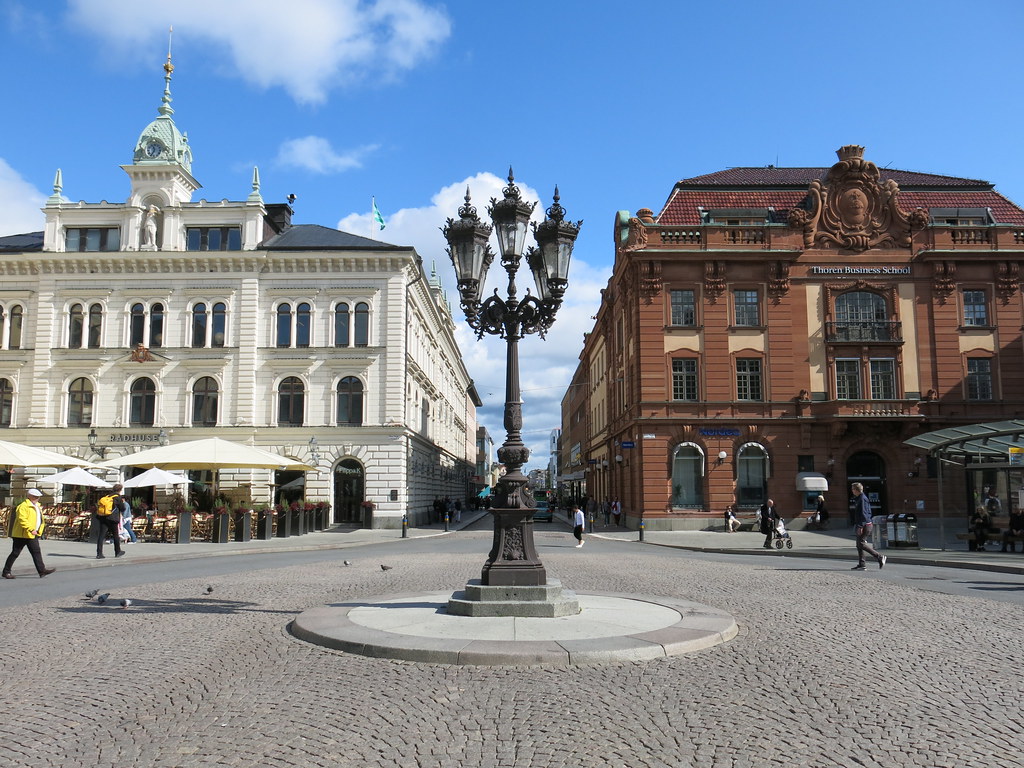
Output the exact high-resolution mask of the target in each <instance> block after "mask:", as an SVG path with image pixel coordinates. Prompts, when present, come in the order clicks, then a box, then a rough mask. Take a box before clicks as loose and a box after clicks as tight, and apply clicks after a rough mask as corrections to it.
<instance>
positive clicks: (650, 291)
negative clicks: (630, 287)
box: [640, 261, 662, 300]
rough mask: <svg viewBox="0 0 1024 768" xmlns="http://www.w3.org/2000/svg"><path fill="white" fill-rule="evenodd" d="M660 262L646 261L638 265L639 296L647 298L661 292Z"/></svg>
mask: <svg viewBox="0 0 1024 768" xmlns="http://www.w3.org/2000/svg"><path fill="white" fill-rule="evenodd" d="M661 285H662V283H661V262H660V261H647V262H644V263H643V264H641V265H640V294H641V295H642V296H644V297H645V298H647V299H648V300H649V299H650V297H651V296H652V295H654V294H656V293H659V292H660V291H661Z"/></svg>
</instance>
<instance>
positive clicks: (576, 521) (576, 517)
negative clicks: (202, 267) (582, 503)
mask: <svg viewBox="0 0 1024 768" xmlns="http://www.w3.org/2000/svg"><path fill="white" fill-rule="evenodd" d="M584 523H586V518H585V517H584V516H583V510H582V509H580V508H579V507H576V508H575V509H573V514H572V535H573V536H575V537H576V540H577V541H578V542H579V544H577V545H576V548H577V549H579V548H580V547H582V546H583V525H584Z"/></svg>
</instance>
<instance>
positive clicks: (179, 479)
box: [122, 467, 192, 488]
mask: <svg viewBox="0 0 1024 768" xmlns="http://www.w3.org/2000/svg"><path fill="white" fill-rule="evenodd" d="M191 482H192V481H191V480H189V479H188V478H187V477H185V476H184V475H176V474H174V473H173V472H167V471H166V470H163V469H160V468H159V467H153V468H152V469H147V470H146V471H145V472H143V473H142V474H141V475H136V476H135V477H132V478H129V479H128V480H125V481H124V483H123V484H122V485H123V487H124V488H149V487H151V486H154V485H184V484H186V483H191Z"/></svg>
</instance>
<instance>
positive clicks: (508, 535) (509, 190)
mask: <svg viewBox="0 0 1024 768" xmlns="http://www.w3.org/2000/svg"><path fill="white" fill-rule="evenodd" d="M502 193H503V198H502V199H501V200H496V199H494V198H491V204H490V205H489V206H488V208H487V212H488V214H489V216H490V218H491V222H492V224H490V225H489V224H485V223H484V222H483V221H481V220H480V218H479V217H478V216H477V212H476V208H475V207H474V206H473V205H471V204H470V194H469V188H468V187H467V189H466V198H465V201H466V202H465V204H464V205H462V206H461V207H460V208H459V219H458V220H457V221H456V220H454V219H448V221H447V223H446V224H445V226H444V227H443V228H442V232H443V233H444V237H445V239H446V240H447V241H448V255H449V257H451V260H452V265H453V266H454V267H455V276H456V278H457V280H458V289H459V295H460V298H461V304H462V308H463V310H464V311H465V313H466V322H467V323H468V324H469V326H470V328H472V329H473V330H475V331H476V334H477V338H478V339H481V338H483V336H484V334H485V333H486V334H490V335H492V336H499V337H501V338H503V339H505V344H506V364H505V415H504V425H505V431H506V438H505V442H504V444H502V446H501V448H499V449H498V460H499V461H500V462H501V463H502V464H504V465H505V466H506V468H507V471H506V472H505V474H504V476H503V477H502V478H501V480H499V481H498V487H497V492H496V493H495V498H494V503H493V506H492V508H491V512H492V513H493V515H494V541H493V545H492V547H491V552H490V554H489V555H488V558H487V562H486V563H485V564H484V567H483V572H482V575H481V582H482V583H483V584H484V585H489V586H536V585H541V584H545V583H546V582H547V575H546V573H545V570H544V566H543V564H542V563H541V562H540V558H539V557H538V556H537V550H536V547H535V546H534V543H533V513H534V506H533V499H531V498H528V496H527V494H526V485H527V478H526V477H525V476H524V475H523V473H522V468H523V466H524V465H525V464H526V462H527V460H528V459H529V458H530V451H529V449H528V448H527V447H526V445H525V444H524V443H523V440H522V428H523V412H522V401H521V400H520V391H519V340H520V339H521V338H523V337H524V336H526V335H529V334H531V333H537V334H540V336H541V337H543V336H544V334H545V333H546V332H547V330H548V329H549V328H550V327H551V325H552V324H553V323H554V321H555V315H556V314H557V312H558V309H559V307H560V306H561V304H562V297H563V296H564V294H565V289H566V287H567V286H568V277H569V260H570V258H571V257H572V249H573V244H574V243H575V241H576V237H577V235H578V234H579V231H580V226H581V225H582V224H583V222H582V221H577V222H575V223H573V222H570V221H565V209H564V208H562V206H561V205H560V204H559V195H558V187H555V194H554V202H553V204H552V205H551V207H550V208H548V209H547V216H546V217H545V218H544V221H543V222H542V223H541V224H539V225H538V224H535V225H534V226H533V236H534V239H535V240H536V241H537V247H536V248H530V249H529V250H528V251H526V250H525V247H526V236H527V233H528V231H529V229H530V226H529V224H530V215H531V214H532V213H533V210H534V207H535V206H536V205H537V204H536V202H533V203H527V202H525V201H524V200H523V199H522V196H521V194H520V191H519V188H518V187H517V186H516V185H515V179H514V177H513V175H512V169H511V168H509V171H508V186H507V187H505V188H504V190H502ZM492 225H493V226H492ZM492 232H493V233H494V234H495V235H496V236H497V241H498V256H499V258H500V259H501V266H502V267H504V268H505V271H506V272H507V273H508V287H507V289H506V292H505V297H504V298H503V297H501V296H499V295H498V290H497V289H495V291H494V294H493V295H491V296H488V297H487V298H486V299H484V300H483V301H481V300H480V297H481V296H482V294H483V286H484V282H485V281H486V278H487V270H488V268H489V267H490V265H491V263H492V262H493V260H494V256H495V254H494V253H493V252H492V251H491V249H490V246H489V245H488V240H489V239H490V236H491V234H492ZM524 255H525V256H526V260H527V263H528V264H529V267H530V270H531V272H532V273H533V278H534V283H535V285H536V288H537V295H536V296H533V295H531V294H530V291H529V289H527V291H526V295H525V296H524V297H523V298H521V299H520V298H519V297H518V288H517V287H516V274H517V272H518V271H519V266H520V263H521V261H522V258H523V256H524Z"/></svg>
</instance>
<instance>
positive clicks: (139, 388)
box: [128, 377, 156, 427]
mask: <svg viewBox="0 0 1024 768" xmlns="http://www.w3.org/2000/svg"><path fill="white" fill-rule="evenodd" d="M128 423H129V424H130V425H131V426H133V427H152V426H153V425H154V424H155V423H156V384H154V383H153V380H152V379H148V378H146V377H142V378H140V379H136V380H135V381H133V382H132V386H131V390H130V393H129V403H128Z"/></svg>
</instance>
